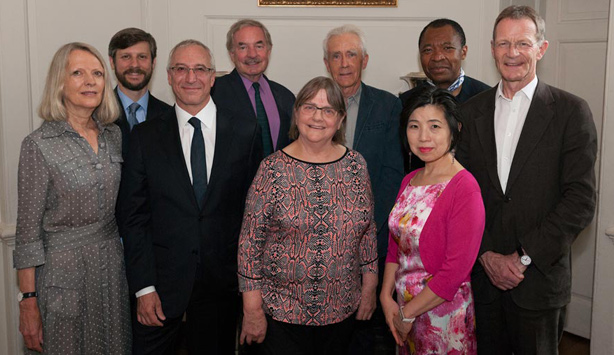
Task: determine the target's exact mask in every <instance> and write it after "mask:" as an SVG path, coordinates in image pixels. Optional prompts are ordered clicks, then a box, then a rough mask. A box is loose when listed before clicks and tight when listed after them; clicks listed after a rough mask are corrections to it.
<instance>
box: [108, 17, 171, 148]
mask: <svg viewBox="0 0 614 355" xmlns="http://www.w3.org/2000/svg"><path fill="white" fill-rule="evenodd" d="M156 53H157V47H156V40H155V39H154V38H153V36H152V35H151V34H149V33H147V32H145V31H143V30H141V29H139V28H126V29H123V30H121V31H119V32H117V33H116V34H115V35H114V36H113V38H111V41H110V42H109V62H110V63H111V68H112V69H113V70H114V71H115V77H116V78H117V87H115V94H116V95H117V101H118V103H119V104H120V107H122V108H123V110H122V115H121V116H120V117H119V119H118V120H117V121H115V123H116V124H117V125H118V126H119V127H120V128H121V130H122V151H123V154H124V158H125V157H126V152H127V151H128V149H129V148H128V142H129V137H130V131H131V130H132V127H134V126H135V125H137V124H139V123H141V122H143V121H145V120H147V119H150V118H152V117H155V116H157V115H160V114H163V113H165V112H166V111H168V110H170V109H171V106H169V105H168V104H166V103H165V102H162V101H160V100H158V99H156V98H155V97H154V96H153V95H152V94H151V93H150V92H149V89H148V85H149V81H150V80H151V76H152V74H153V70H154V67H155V66H156Z"/></svg>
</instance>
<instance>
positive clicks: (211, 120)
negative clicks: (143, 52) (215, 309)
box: [135, 99, 217, 297]
mask: <svg viewBox="0 0 614 355" xmlns="http://www.w3.org/2000/svg"><path fill="white" fill-rule="evenodd" d="M175 114H176V115H177V123H178V124H179V139H180V140H181V150H183V158H184V159H185V165H186V167H187V168H188V174H189V175H190V182H193V180H192V163H191V162H190V153H191V151H192V149H191V148H192V137H193V136H194V127H193V126H192V125H191V124H190V123H189V122H188V121H189V120H190V118H192V117H196V118H198V119H199V120H200V126H201V129H202V131H203V139H204V140H205V155H206V158H207V181H209V178H210V177H211V167H212V166H213V157H214V156H215V154H214V153H215V128H216V115H217V108H216V106H215V103H214V102H213V100H211V99H209V103H207V106H205V107H204V108H203V109H202V110H200V112H198V113H197V114H196V115H195V116H192V115H190V114H189V113H188V112H186V111H185V110H184V109H182V108H181V107H179V105H175ZM155 291H156V288H155V287H154V286H148V287H145V288H143V289H141V290H139V291H138V292H137V293H136V294H135V295H136V297H141V296H144V295H146V294H149V293H152V292H155Z"/></svg>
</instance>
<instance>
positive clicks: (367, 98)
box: [352, 83, 373, 150]
mask: <svg viewBox="0 0 614 355" xmlns="http://www.w3.org/2000/svg"><path fill="white" fill-rule="evenodd" d="M360 85H362V93H361V94H360V105H359V106H358V117H357V118H356V130H355V133H354V142H352V143H353V145H352V146H353V147H354V150H357V149H358V146H359V145H360V138H361V136H362V132H363V131H364V128H365V125H366V124H367V121H368V120H369V116H370V115H371V109H373V98H372V97H371V91H369V88H367V86H366V85H365V84H364V83H361V84H360Z"/></svg>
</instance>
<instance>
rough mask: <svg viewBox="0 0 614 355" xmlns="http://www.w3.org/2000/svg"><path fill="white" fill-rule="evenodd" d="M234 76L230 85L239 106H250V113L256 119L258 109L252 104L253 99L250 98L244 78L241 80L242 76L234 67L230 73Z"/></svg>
mask: <svg viewBox="0 0 614 355" xmlns="http://www.w3.org/2000/svg"><path fill="white" fill-rule="evenodd" d="M229 75H230V76H231V78H232V80H231V81H230V85H231V86H232V91H233V92H234V95H235V99H237V101H238V102H237V106H238V107H245V108H247V107H249V108H250V110H249V112H250V114H251V116H252V118H253V119H254V120H255V119H256V111H254V106H253V105H252V101H251V100H250V99H249V94H248V93H247V90H245V85H243V80H241V76H240V75H239V73H238V72H237V69H234V70H233V71H232V72H231V73H230V74H229Z"/></svg>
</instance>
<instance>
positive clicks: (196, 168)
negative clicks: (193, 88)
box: [188, 117, 207, 209]
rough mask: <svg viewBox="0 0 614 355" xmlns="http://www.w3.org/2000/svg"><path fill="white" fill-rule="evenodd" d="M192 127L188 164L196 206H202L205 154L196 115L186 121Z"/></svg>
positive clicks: (204, 190) (205, 189)
mask: <svg viewBox="0 0 614 355" xmlns="http://www.w3.org/2000/svg"><path fill="white" fill-rule="evenodd" d="M188 122H190V124H191V125H192V126H193V127H194V135H193V136H192V147H191V149H190V164H191V165H192V187H193V188H194V195H195V196H196V201H197V202H198V207H199V208H201V209H202V208H203V203H204V202H205V201H204V200H205V192H207V157H206V156H205V141H204V139H203V131H202V129H201V127H200V120H199V119H198V118H196V117H192V118H190V120H189V121H188Z"/></svg>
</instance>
